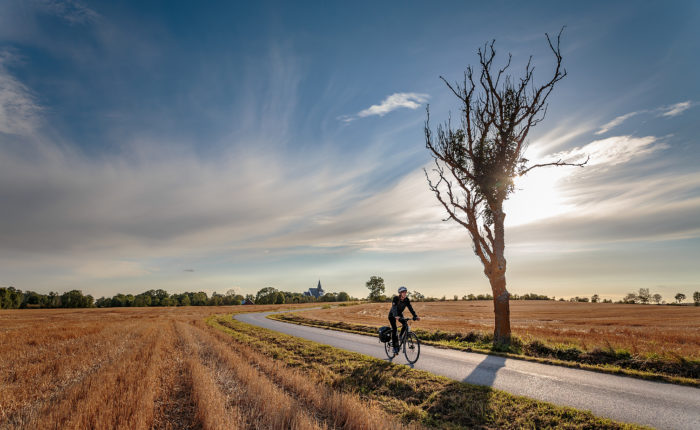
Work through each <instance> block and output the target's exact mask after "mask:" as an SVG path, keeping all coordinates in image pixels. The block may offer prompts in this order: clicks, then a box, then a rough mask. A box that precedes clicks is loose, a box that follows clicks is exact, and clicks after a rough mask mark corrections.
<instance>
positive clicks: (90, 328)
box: [0, 305, 636, 429]
mask: <svg viewBox="0 0 700 430" xmlns="http://www.w3.org/2000/svg"><path fill="white" fill-rule="evenodd" d="M304 306H308V305H299V306H296V307H304ZM294 307H295V306H289V305H287V306H284V308H285V309H289V308H294ZM279 308H280V306H274V305H271V306H245V307H220V308H216V307H185V308H124V309H114V308H112V309H81V310H68V309H57V310H46V309H42V310H12V311H0V429H86V428H94V429H401V428H409V429H421V428H446V429H447V428H449V429H457V428H485V429H496V428H497V429H503V428H511V429H516V428H571V429H584V428H609V429H622V428H636V426H630V425H626V424H620V423H616V422H613V421H610V420H606V419H601V418H597V417H595V416H593V415H592V414H591V413H590V412H583V411H578V410H574V409H571V408H566V407H559V406H555V405H552V404H548V403H544V402H539V401H535V400H532V399H527V398H524V397H518V396H513V395H510V394H508V393H505V392H502V391H498V390H494V389H491V388H489V387H480V386H474V385H470V384H466V383H462V382H457V381H451V380H449V379H447V378H443V377H439V376H435V375H432V374H430V373H428V372H423V371H419V370H413V369H410V368H408V367H406V366H402V365H395V364H392V363H390V362H388V361H386V360H378V359H375V358H371V357H367V356H364V355H361V354H357V353H353V352H349V351H343V350H338V349H335V348H332V347H329V346H325V345H320V344H317V343H314V342H311V341H306V340H302V339H298V338H294V337H292V336H287V335H283V334H280V333H275V332H272V331H269V330H265V329H260V328H257V327H253V326H250V325H247V324H244V323H240V322H238V321H236V320H234V319H232V317H231V312H241V311H266V310H273V309H279ZM367 309H374V307H373V306H368V307H353V309H352V310H353V311H360V312H362V311H363V310H367ZM443 309H446V308H444V307H443ZM334 310H336V309H334ZM379 310H380V309H379V308H377V309H376V311H377V312H378V311H379ZM421 312H424V315H426V316H427V309H423V311H421ZM428 321H430V320H428Z"/></svg>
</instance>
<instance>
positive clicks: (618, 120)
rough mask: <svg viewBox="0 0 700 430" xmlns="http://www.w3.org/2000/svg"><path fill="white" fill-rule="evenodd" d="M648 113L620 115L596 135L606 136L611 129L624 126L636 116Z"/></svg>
mask: <svg viewBox="0 0 700 430" xmlns="http://www.w3.org/2000/svg"><path fill="white" fill-rule="evenodd" d="M643 112H646V111H643V110H640V111H637V112H630V113H628V114H625V115H620V116H618V117H617V118H615V119H613V120H612V121H610V122H608V123H607V124H605V125H603V126H602V127H601V128H600V130H598V131H596V132H595V134H604V133H607V132H608V131H610V130H611V129H613V128H615V127H617V126H618V125H620V124H622V123H623V122H625V121H626V120H628V119H630V118H632V117H633V116H635V115H639V114H640V113H643Z"/></svg>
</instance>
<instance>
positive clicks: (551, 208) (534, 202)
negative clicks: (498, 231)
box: [504, 168, 573, 227]
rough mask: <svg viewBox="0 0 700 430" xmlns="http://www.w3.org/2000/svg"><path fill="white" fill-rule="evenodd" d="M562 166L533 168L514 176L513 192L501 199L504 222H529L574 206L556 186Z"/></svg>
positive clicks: (561, 174)
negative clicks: (516, 176)
mask: <svg viewBox="0 0 700 430" xmlns="http://www.w3.org/2000/svg"><path fill="white" fill-rule="evenodd" d="M562 170H563V169H546V168H545V169H540V170H533V171H532V172H530V173H528V174H527V175H525V176H523V177H518V178H516V179H515V192H514V193H513V194H512V195H511V196H510V198H509V199H508V200H506V201H505V202H504V209H505V212H506V220H505V224H506V226H509V227H512V226H517V225H523V224H529V223H531V222H535V221H539V220H542V219H545V218H550V217H553V216H557V215H561V214H563V213H566V212H570V211H571V210H573V205H571V204H567V202H566V199H565V197H564V195H563V193H562V192H561V190H560V188H559V183H560V180H561V179H562V178H564V177H565V176H567V173H566V172H564V171H562Z"/></svg>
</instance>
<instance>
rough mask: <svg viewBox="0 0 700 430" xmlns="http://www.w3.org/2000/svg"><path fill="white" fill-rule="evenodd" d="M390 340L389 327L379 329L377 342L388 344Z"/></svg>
mask: <svg viewBox="0 0 700 430" xmlns="http://www.w3.org/2000/svg"><path fill="white" fill-rule="evenodd" d="M390 340H391V327H387V326H384V327H379V341H380V342H389V341H390Z"/></svg>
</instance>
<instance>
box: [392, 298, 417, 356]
mask: <svg viewBox="0 0 700 430" xmlns="http://www.w3.org/2000/svg"><path fill="white" fill-rule="evenodd" d="M406 308H408V310H409V311H411V315H413V321H417V320H419V319H420V318H418V315H416V312H415V311H414V310H413V306H411V300H409V299H408V290H407V289H406V287H404V286H401V287H399V295H398V296H394V298H393V299H391V310H390V311H389V323H390V324H391V342H392V345H394V355H399V338H398V336H397V335H396V320H398V319H399V318H401V319H403V311H404V309H406ZM405 331H406V322H405V321H402V322H401V335H403V333H404V332H405Z"/></svg>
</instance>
